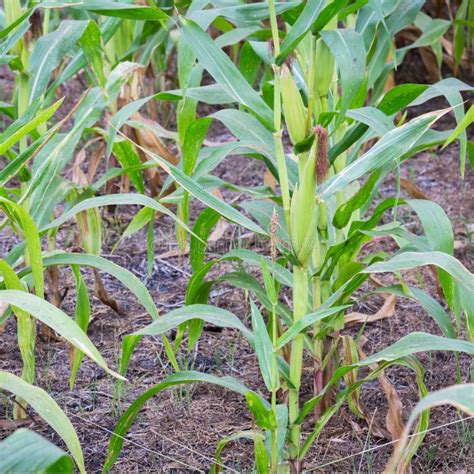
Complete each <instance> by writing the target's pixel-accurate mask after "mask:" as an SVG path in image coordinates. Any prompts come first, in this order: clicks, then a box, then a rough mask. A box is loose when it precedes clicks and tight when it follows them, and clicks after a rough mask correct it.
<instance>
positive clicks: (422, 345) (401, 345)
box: [355, 332, 474, 366]
mask: <svg viewBox="0 0 474 474" xmlns="http://www.w3.org/2000/svg"><path fill="white" fill-rule="evenodd" d="M426 351H453V352H465V353H466V354H470V355H474V343H472V342H467V341H461V340H458V339H451V338H446V337H441V336H434V335H433V334H427V333H424V332H412V333H411V334H408V336H405V337H402V338H401V339H400V340H398V341H397V342H395V343H394V344H392V345H391V346H389V347H387V348H385V349H382V350H381V351H380V352H377V353H376V354H374V355H371V356H369V357H367V359H364V360H361V361H359V362H358V363H357V364H355V366H367V365H370V364H374V363H379V362H383V361H392V360H396V359H401V358H402V357H406V356H409V355H413V354H416V353H418V352H426Z"/></svg>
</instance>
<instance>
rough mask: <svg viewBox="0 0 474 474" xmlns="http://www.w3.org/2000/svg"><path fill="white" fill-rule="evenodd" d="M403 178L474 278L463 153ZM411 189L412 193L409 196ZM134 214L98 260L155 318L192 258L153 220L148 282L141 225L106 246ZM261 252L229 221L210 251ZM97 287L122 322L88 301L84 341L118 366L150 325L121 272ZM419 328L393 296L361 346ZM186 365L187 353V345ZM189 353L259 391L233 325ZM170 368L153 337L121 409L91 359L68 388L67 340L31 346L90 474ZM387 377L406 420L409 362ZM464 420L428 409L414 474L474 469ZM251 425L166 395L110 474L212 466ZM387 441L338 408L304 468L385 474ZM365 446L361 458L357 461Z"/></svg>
mask: <svg viewBox="0 0 474 474" xmlns="http://www.w3.org/2000/svg"><path fill="white" fill-rule="evenodd" d="M0 80H1V83H2V85H3V84H8V83H10V81H11V78H9V77H4V78H3V80H2V78H1V77H0ZM9 90H10V91H11V88H10V89H8V88H4V89H3V91H4V93H5V96H8V91H9ZM2 95H3V94H2ZM5 96H4V97H1V96H0V99H2V98H5ZM432 105H433V104H432ZM435 105H438V104H435ZM433 107H434V105H433ZM219 133H220V132H219ZM228 139H229V137H228V136H227V135H218V134H217V132H216V136H214V137H213V140H222V141H227V140H228ZM263 169H264V168H263V166H262V164H261V163H260V162H258V161H255V160H252V159H250V158H246V157H238V158H236V157H232V158H230V159H228V160H226V161H225V162H224V163H223V164H221V165H220V166H219V167H218V169H217V175H218V176H220V177H221V178H223V179H225V180H228V181H230V182H233V183H236V184H241V185H258V184H262V182H263ZM401 175H402V177H404V178H406V179H408V180H410V181H411V182H412V183H413V184H415V185H416V186H417V187H418V188H419V190H421V191H422V192H423V193H424V194H425V195H426V196H427V197H428V198H430V199H432V200H434V201H435V202H437V203H439V204H440V205H441V206H442V207H443V208H444V209H445V211H446V212H447V213H448V215H449V217H450V218H451V220H452V223H453V228H454V229H455V231H456V240H457V242H458V244H457V250H456V257H457V258H459V259H460V260H461V261H462V262H463V264H464V265H465V266H466V267H468V268H469V269H470V270H471V271H474V259H473V256H474V246H473V243H472V241H471V240H470V238H469V237H467V236H466V233H465V232H464V229H465V228H466V225H467V224H472V223H473V222H474V186H473V185H474V174H473V173H472V171H471V170H470V169H469V166H468V167H467V169H466V177H465V179H464V180H461V179H460V177H459V148H458V145H457V144H454V145H452V146H450V147H448V148H447V149H445V150H442V151H441V150H438V151H433V152H424V153H421V154H419V155H417V156H416V157H414V158H412V159H410V160H409V161H407V162H406V163H404V164H403V165H402V169H401ZM395 193H396V176H395V175H393V176H391V177H390V178H389V179H388V180H387V182H386V184H385V186H384V187H383V188H382V190H381V191H380V198H382V197H387V196H390V195H394V194H395ZM403 193H405V192H404V191H402V194H403ZM403 195H406V194H403ZM224 197H225V199H226V200H231V199H238V198H239V196H238V195H236V194H235V193H231V192H229V191H225V192H224ZM199 209H201V208H200V206H198V205H194V210H193V218H195V217H196V216H197V213H198V211H199ZM136 211H137V209H134V208H130V207H128V208H125V207H121V208H120V209H118V210H116V212H115V214H109V213H105V215H104V222H105V223H106V225H105V230H104V235H105V239H104V246H103V255H104V256H105V257H107V258H110V259H111V260H112V261H114V262H116V263H118V264H120V265H122V266H124V267H125V268H127V269H129V270H130V271H132V272H133V273H134V274H135V275H137V276H138V277H139V278H140V279H141V280H142V281H143V282H144V283H145V284H146V285H147V287H148V289H149V290H150V293H151V295H152V297H153V299H154V301H155V303H156V305H157V307H158V309H159V311H160V312H161V313H162V314H165V313H166V312H168V311H170V310H171V309H173V308H177V307H180V306H182V305H183V304H184V299H185V292H186V285H187V281H188V278H189V275H190V272H191V269H190V266H189V262H188V259H187V257H186V256H174V257H170V256H169V252H170V250H176V249H177V245H176V243H175V242H176V240H175V234H174V233H175V230H174V226H173V224H172V222H171V221H170V220H169V219H167V218H161V219H159V220H157V221H156V224H155V248H156V258H155V261H154V267H153V273H152V275H151V277H150V278H147V264H146V249H145V244H144V242H146V231H142V232H140V233H138V234H137V235H135V236H134V237H132V238H130V239H128V240H126V241H125V242H124V243H123V244H122V245H120V246H119V247H118V249H117V250H116V251H115V252H114V253H111V248H112V247H113V245H114V244H115V242H116V241H117V239H118V238H119V236H120V235H121V233H122V232H123V230H124V228H125V226H126V225H127V223H128V222H129V221H130V219H131V218H132V217H133V215H134V214H135V213H136ZM399 212H400V213H401V214H400V215H399V218H400V217H401V218H403V219H405V220H406V222H408V223H409V224H410V225H411V228H412V230H413V231H414V232H417V231H418V230H419V223H418V222H417V221H416V218H415V217H414V216H413V215H412V214H411V213H409V212H408V211H406V210H403V209H402V210H400V211H399ZM389 218H390V217H387V219H389ZM73 234H74V224H73V223H70V224H67V225H65V226H64V229H63V230H62V231H61V234H60V242H61V246H62V248H63V249H66V250H69V251H73V250H77V249H76V248H75V244H74V238H73ZM13 243H14V237H13V236H12V235H10V234H8V233H7V232H6V231H3V232H1V233H0V249H1V250H0V254H1V255H5V254H6V252H7V251H8V250H9V249H10V248H11V247H12V245H13ZM255 245H258V246H259V247H260V248H261V249H262V251H265V243H263V242H258V241H255V240H254V239H248V237H247V236H246V235H241V234H239V232H238V231H237V229H236V228H235V227H234V226H230V227H229V228H228V230H227V231H226V234H225V236H224V237H223V238H222V239H221V240H220V241H218V242H217V243H216V244H213V245H211V247H210V249H209V250H210V255H211V256H212V254H222V253H223V252H225V251H226V249H228V248H232V247H237V246H255ZM377 245H378V247H377V249H381V250H385V251H387V252H391V251H394V250H395V246H394V244H393V243H391V242H387V241H382V242H380V243H378V244H377ZM267 250H268V249H267ZM230 268H231V266H230V264H228V265H227V266H226V267H220V268H219V269H216V270H215V273H214V275H216V274H222V273H223V272H225V271H228V270H229V269H230ZM84 274H85V275H86V277H87V281H88V282H89V284H90V290H91V291H90V294H91V295H92V293H93V287H92V275H91V274H90V273H89V272H88V271H87V270H86V271H85V272H84ZM405 276H406V279H407V281H408V282H411V283H413V284H419V282H420V280H422V281H423V285H424V286H425V289H428V290H429V292H430V293H431V294H432V295H433V296H435V297H437V292H436V281H435V279H434V277H433V274H432V273H431V272H429V271H428V270H422V271H420V272H406V273H405ZM103 280H104V282H105V285H106V288H107V290H108V292H109V294H110V295H111V296H112V297H113V298H115V299H116V301H117V302H118V303H119V305H120V307H121V308H122V309H123V313H124V314H123V315H122V316H119V315H118V314H116V313H115V312H114V311H112V310H111V309H110V308H109V307H107V306H104V305H103V304H102V303H101V302H100V301H99V300H97V299H96V298H95V297H93V322H92V323H91V325H90V328H89V336H90V338H91V339H92V341H93V342H94V344H96V346H97V347H98V349H99V350H100V352H101V353H102V354H103V355H104V357H105V358H106V360H107V362H108V363H109V364H110V365H111V366H113V367H114V366H116V362H117V357H118V354H119V350H120V343H121V340H122V338H123V336H125V335H127V334H129V333H131V332H133V331H135V330H138V329H139V328H142V327H143V326H145V325H146V324H148V323H149V322H150V321H151V319H150V316H149V315H148V314H147V313H146V312H145V311H144V309H143V308H142V307H141V306H140V305H139V304H138V303H137V302H136V300H135V299H134V297H133V296H132V295H130V294H129V293H128V292H127V291H126V290H125V289H124V288H123V287H122V286H121V285H120V284H119V283H117V282H116V281H115V280H114V279H113V278H111V277H109V276H108V275H106V274H103ZM385 281H390V280H389V279H385ZM61 282H62V285H63V287H64V288H65V289H68V291H67V294H66V297H65V299H64V301H63V303H62V309H63V310H64V311H66V312H67V313H68V314H73V312H74V290H73V288H74V285H73V280H72V277H71V274H70V272H69V270H67V269H61ZM366 289H368V288H366ZM362 296H363V294H362V293H360V295H359V299H358V302H357V305H356V308H355V309H356V310H358V311H363V312H366V313H369V314H372V313H375V312H376V311H377V310H378V309H379V307H380V305H381V298H380V297H370V298H369V299H365V298H363V297H362ZM210 302H211V304H214V305H216V306H219V307H223V308H226V309H228V310H230V311H232V312H233V313H234V314H236V315H238V316H239V317H240V318H241V319H242V320H243V321H248V313H249V311H248V310H249V307H248V296H247V295H246V294H245V293H244V292H243V291H240V290H237V289H235V288H233V287H231V286H228V285H220V286H215V287H214V289H213V290H212V292H211V298H210ZM15 326H16V323H15V320H14V318H9V320H8V322H7V325H6V330H5V332H4V333H3V334H2V335H1V336H0V370H8V371H10V372H13V373H15V374H20V372H21V357H20V353H19V350H18V346H17V343H16V340H15V337H16V327H15ZM357 329H358V328H357V327H356V328H351V329H349V332H351V333H354V332H356V331H357ZM412 331H426V332H430V333H433V334H440V331H439V329H438V328H437V326H436V324H435V323H434V322H433V321H432V320H431V319H430V317H429V316H428V315H427V314H426V313H425V312H424V311H423V310H422V308H421V307H419V306H418V305H417V304H415V303H414V302H411V301H409V300H405V299H399V300H398V301H397V305H396V312H395V315H394V316H393V317H391V318H389V319H385V320H381V321H377V322H375V323H373V324H370V325H368V326H367V328H366V331H365V336H366V337H367V342H366V344H365V346H364V350H365V351H366V352H367V353H369V354H370V353H373V352H375V351H377V350H380V349H382V348H383V347H386V346H387V345H389V344H391V343H393V342H395V341H396V340H398V339H399V338H400V337H402V336H404V335H406V334H408V333H410V332H412ZM184 346H185V344H183V347H184ZM180 357H183V358H184V357H185V352H184V351H183V353H182V354H180ZM189 359H190V368H193V369H196V370H200V371H204V372H208V373H212V374H216V375H231V376H234V377H237V378H238V379H240V380H241V381H243V382H244V383H245V384H246V385H247V386H248V387H250V388H252V389H254V390H257V391H261V390H262V388H263V387H264V385H263V383H262V380H261V379H260V376H259V372H258V366H257V361H256V358H255V356H254V354H253V351H252V350H251V349H250V347H249V345H248V344H247V342H246V341H245V340H244V339H243V338H242V337H241V335H240V334H239V333H237V332H236V331H232V330H222V331H219V332H218V331H215V330H213V329H212V328H206V330H205V331H204V333H203V336H202V338H201V340H200V341H199V343H198V345H197V348H196V350H195V351H193V352H192V354H191V356H190V358H189ZM420 360H421V361H422V363H423V364H424V366H425V368H426V375H425V382H426V384H427V386H428V388H429V389H430V390H435V389H439V388H441V387H445V386H448V385H450V384H453V383H455V382H456V365H455V359H454V356H453V355H450V354H445V353H439V352H433V353H431V354H427V355H421V356H420ZM469 364H470V360H468V358H467V357H461V372H462V379H463V380H464V381H466V380H468V375H469ZM172 372H173V370H172V367H171V366H170V364H169V362H168V361H167V358H166V355H165V353H164V350H163V344H162V342H161V340H160V339H159V338H152V337H145V338H144V339H143V341H142V342H141V343H140V344H139V346H138V347H137V349H136V351H135V353H134V355H133V358H132V361H131V363H130V369H129V372H128V383H127V386H126V387H127V391H126V394H125V395H124V397H123V399H122V401H121V403H120V405H119V406H116V405H114V404H113V393H114V381H113V380H112V379H111V378H110V377H109V376H106V374H105V372H104V371H103V370H101V369H99V368H98V367H97V366H96V365H94V364H93V363H91V362H90V361H89V360H87V359H85V360H84V362H83V364H82V366H81V369H80V371H79V374H78V377H77V381H76V385H75V387H74V389H73V390H72V391H70V390H69V386H68V383H69V382H68V381H69V365H68V348H67V346H66V344H65V343H64V342H63V341H43V340H41V339H40V340H38V343H37V374H38V378H37V383H38V385H39V386H41V387H43V388H44V389H45V390H47V391H48V393H50V394H51V395H52V396H53V397H54V399H55V400H56V401H57V402H58V403H59V405H60V406H61V407H62V408H63V409H64V411H65V412H66V414H67V415H68V416H69V417H70V418H71V420H72V422H73V424H74V426H75V428H76V430H77V432H78V434H79V438H80V440H81V444H82V447H83V450H84V455H85V459H86V463H87V469H88V472H100V469H101V467H102V465H103V462H104V458H105V454H106V450H107V446H108V442H109V440H110V434H111V431H113V429H114V427H115V425H116V423H117V420H118V413H117V411H118V410H119V409H120V408H122V409H123V408H126V407H127V406H128V405H129V403H131V402H132V401H133V400H134V399H135V398H136V397H137V396H138V395H139V394H141V393H142V392H143V391H144V390H146V389H147V388H149V387H151V386H153V385H155V384H157V383H158V382H160V381H161V380H162V379H163V378H164V377H165V376H167V375H169V374H171V373H172ZM387 375H388V377H389V380H390V381H391V382H392V383H393V384H394V387H395V388H396V390H397V392H398V394H399V396H400V398H401V400H402V401H403V405H404V415H405V416H407V415H408V414H409V412H410V410H411V409H412V408H413V406H414V405H415V404H416V403H417V400H418V395H417V386H416V382H415V378H414V376H413V374H412V373H410V372H409V371H408V370H407V369H405V368H401V367H393V368H391V369H389V370H388V371H387ZM310 380H311V361H309V360H307V361H306V366H305V374H304V389H303V397H304V398H309V397H311V395H312V387H311V382H310ZM362 399H363V401H364V404H365V405H366V406H367V408H368V409H369V411H370V413H373V420H374V423H378V424H380V425H382V426H383V425H384V418H385V414H386V410H387V402H386V400H385V397H384V395H383V392H382V390H381V388H380V386H379V384H378V383H377V382H373V383H369V384H367V385H366V386H364V387H363V389H362ZM3 400H4V402H5V403H3V404H2V406H1V407H0V419H2V420H4V419H11V413H12V408H13V406H12V401H11V398H8V397H7V396H6V394H5V396H4V398H3ZM459 420H460V414H459V413H457V412H456V411H455V410H452V409H449V408H444V407H443V408H438V409H435V410H433V413H432V418H431V423H430V429H432V431H430V432H429V433H428V434H427V436H426V438H425V441H424V443H423V446H422V447H421V449H420V450H419V452H418V453H417V455H416V456H415V458H414V460H413V463H412V467H413V470H414V471H415V472H422V471H425V472H441V471H442V472H456V471H457V472H474V452H473V446H474V425H472V423H471V421H466V422H462V423H461V422H459ZM455 422H456V423H455ZM28 426H30V427H31V428H32V429H34V430H36V431H39V432H41V433H43V434H45V435H46V436H48V437H49V438H50V439H51V440H53V441H54V442H55V443H57V444H58V445H61V440H60V439H59V438H58V436H57V434H56V433H54V432H52V431H51V430H50V429H49V427H48V426H47V425H46V424H45V423H44V422H42V421H41V420H40V419H38V417H37V416H36V417H35V416H34V414H33V415H32V418H31V420H29V421H28ZM249 429H252V420H251V417H250V416H249V413H248V411H247V409H246V406H245V400H244V399H243V397H241V396H239V395H236V394H234V393H231V392H228V391H225V390H223V389H220V388H216V387H213V386H208V385H194V386H192V387H190V388H189V389H186V388H183V389H182V390H168V391H164V392H162V393H160V394H159V395H157V396H155V397H154V398H153V399H151V400H150V401H149V402H148V403H147V404H146V406H145V408H144V409H143V410H142V412H141V414H140V415H139V418H138V420H137V422H136V423H135V424H134V425H133V427H132V429H131V430H130V433H129V435H128V436H127V440H126V442H125V443H124V448H123V450H122V454H121V456H120V458H119V460H118V461H117V463H116V465H115V467H114V472H140V473H142V472H161V471H176V472H191V471H207V470H208V468H209V466H210V464H211V462H212V459H213V458H214V452H215V447H216V444H217V443H218V441H219V440H220V439H222V438H223V437H224V436H226V435H229V434H231V433H234V432H237V431H242V430H249ZM11 432H12V427H11V426H7V425H2V424H0V439H3V438H4V437H6V436H7V435H9V434H10V433H11ZM389 441H390V440H388V439H383V438H377V437H376V436H374V435H373V434H372V433H371V430H370V429H369V426H368V424H367V423H366V422H365V421H364V420H360V419H357V418H356V417H355V416H354V415H353V414H352V413H351V412H350V410H349V409H348V408H347V406H344V407H343V408H342V409H341V411H340V412H339V413H338V414H337V415H335V416H334V417H333V419H332V420H331V422H330V423H329V425H328V426H327V428H326V429H325V430H324V431H323V433H322V435H321V436H320V438H319V439H318V440H317V442H316V443H315V445H314V447H313V448H312V450H311V451H310V453H309V455H308V457H307V460H306V466H307V467H308V469H311V470H315V471H319V472H356V471H357V472H359V471H360V472H379V471H381V470H383V467H384V465H385V463H386V461H387V459H388V457H389V456H390V454H391V451H392V448H393V446H392V445H391V444H387V443H389ZM361 451H365V452H364V453H363V454H360V452H361ZM252 457H253V446H252V444H251V443H250V442H246V441H245V442H240V441H239V442H236V443H234V444H232V445H231V448H229V449H226V450H224V452H223V462H224V464H225V465H226V466H227V467H228V468H229V470H231V469H233V470H235V471H238V472H246V471H249V470H250V469H251V467H252Z"/></svg>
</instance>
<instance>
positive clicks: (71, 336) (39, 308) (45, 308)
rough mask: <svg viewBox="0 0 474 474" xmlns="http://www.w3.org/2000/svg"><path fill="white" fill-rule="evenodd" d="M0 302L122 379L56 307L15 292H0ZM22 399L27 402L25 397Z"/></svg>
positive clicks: (76, 326)
mask: <svg viewBox="0 0 474 474" xmlns="http://www.w3.org/2000/svg"><path fill="white" fill-rule="evenodd" d="M0 301H2V302H3V303H6V304H11V305H13V306H16V307H18V308H20V309H22V310H23V311H26V312H27V313H29V314H31V316H33V317H34V318H36V319H38V320H39V321H41V322H42V323H44V324H46V325H47V326H49V327H50V328H51V329H54V330H55V331H56V332H57V333H58V334H59V335H60V336H62V337H64V339H66V340H67V341H68V342H69V343H71V344H72V345H73V346H75V347H77V348H78V349H80V350H81V351H82V352H84V354H86V355H87V356H88V357H89V358H90V359H92V360H93V361H94V362H95V363H96V364H97V365H98V366H99V367H101V368H102V369H104V370H105V371H106V372H108V373H109V374H110V375H113V376H114V377H118V378H122V377H121V376H120V375H119V374H117V373H115V372H114V371H113V370H111V369H109V367H108V366H107V363H106V362H105V360H104V358H103V357H102V355H101V354H100V352H99V351H98V350H97V348H96V347H95V346H94V344H92V342H91V340H90V339H89V338H88V337H87V335H86V334H84V332H83V331H82V329H81V328H80V327H79V326H78V325H77V324H76V323H75V322H74V321H73V320H72V319H70V318H69V316H68V315H67V314H66V313H64V312H63V311H61V310H60V309H58V308H56V306H54V305H52V304H51V303H49V302H47V301H45V300H43V299H42V298H39V297H38V296H35V295H31V294H29V293H26V292H24V291H17V290H0ZM23 398H24V399H25V400H26V401H28V398H27V397H23Z"/></svg>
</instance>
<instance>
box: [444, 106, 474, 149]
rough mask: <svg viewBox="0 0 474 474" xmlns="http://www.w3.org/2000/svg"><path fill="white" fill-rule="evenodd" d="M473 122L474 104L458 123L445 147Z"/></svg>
mask: <svg viewBox="0 0 474 474" xmlns="http://www.w3.org/2000/svg"><path fill="white" fill-rule="evenodd" d="M472 123H474V105H471V107H469V110H468V111H467V112H466V115H464V117H463V119H462V120H461V121H460V122H459V123H458V125H457V126H456V128H455V129H454V130H453V132H452V133H451V135H450V136H449V138H448V139H447V140H446V141H445V143H444V145H443V148H445V147H447V146H448V145H449V144H450V143H452V142H453V141H454V140H456V138H457V137H458V136H459V135H460V134H461V133H462V132H463V131H464V130H466V128H467V127H469V125H471V124H472Z"/></svg>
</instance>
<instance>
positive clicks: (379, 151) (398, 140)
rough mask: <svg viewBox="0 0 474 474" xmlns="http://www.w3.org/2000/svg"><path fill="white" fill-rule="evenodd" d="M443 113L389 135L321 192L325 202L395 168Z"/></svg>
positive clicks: (422, 118) (425, 116)
mask: <svg viewBox="0 0 474 474" xmlns="http://www.w3.org/2000/svg"><path fill="white" fill-rule="evenodd" d="M442 113H444V111H443V112H437V113H430V114H426V115H422V116H421V117H418V118H416V119H413V120H412V121H410V122H409V123H407V124H405V125H402V126H401V127H397V128H395V129H394V130H392V131H391V132H388V133H387V134H386V135H385V136H384V137H383V138H382V139H381V140H380V141H379V142H377V143H376V144H375V145H374V146H373V147H372V148H371V149H370V150H369V151H368V152H367V153H365V154H364V155H362V156H361V157H360V158H359V159H357V160H356V161H354V162H353V163H351V164H350V165H348V166H346V167H345V168H344V169H343V170H342V171H340V172H339V173H337V174H336V175H335V176H334V177H333V178H330V179H328V180H327V181H326V182H325V183H324V184H323V185H322V186H321V188H320V189H321V191H320V192H321V196H322V198H323V199H324V200H326V199H328V198H329V197H330V196H331V195H332V194H333V193H335V192H336V191H339V190H341V189H344V188H345V187H346V186H347V185H348V184H349V183H351V182H352V181H354V180H355V179H358V178H360V177H362V176H365V175H366V174H368V173H370V172H371V171H375V170H376V169H381V168H383V167H385V166H388V165H390V164H391V165H392V166H393V165H395V163H396V160H397V159H398V158H400V157H401V156H403V155H404V154H405V153H407V152H408V151H409V150H410V149H411V148H412V147H413V145H414V144H415V143H416V142H417V141H418V140H419V139H420V137H422V136H423V134H424V133H425V132H426V131H427V130H428V129H429V128H430V127H431V125H432V124H433V123H434V122H435V121H436V120H437V119H438V118H439V116H440V115H441V114H442Z"/></svg>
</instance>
